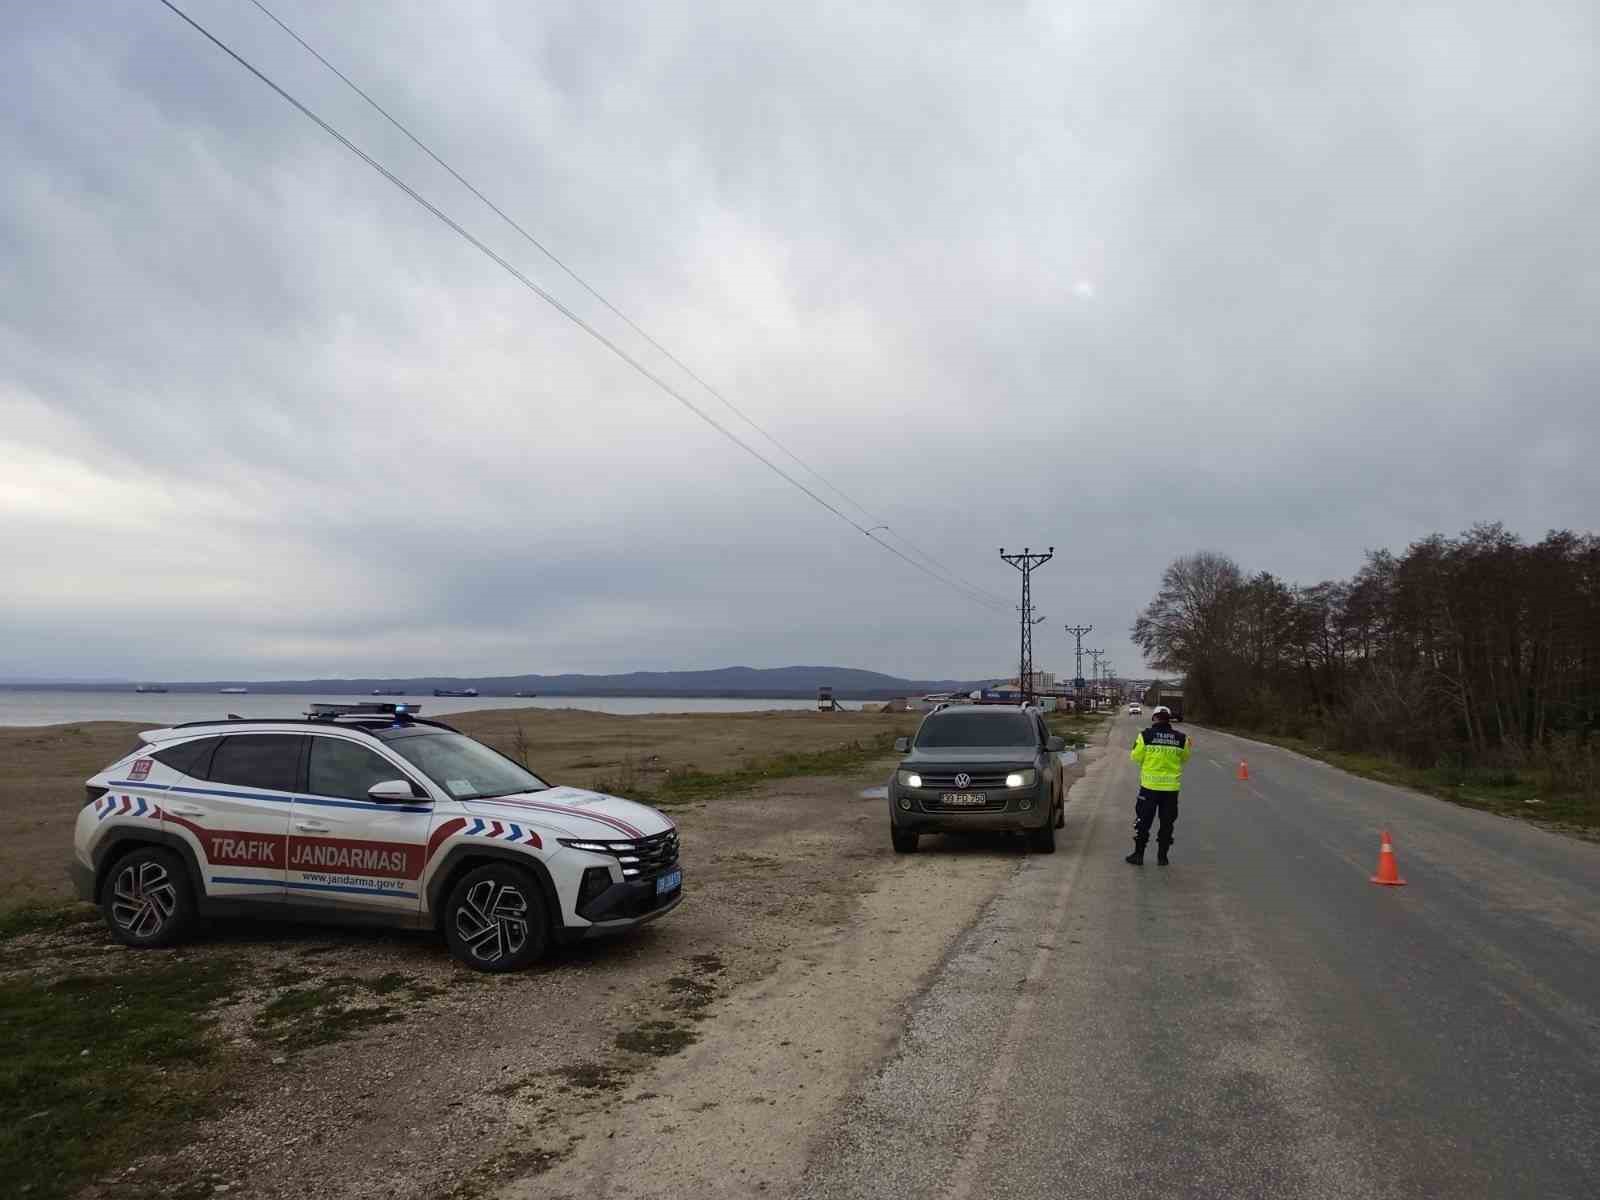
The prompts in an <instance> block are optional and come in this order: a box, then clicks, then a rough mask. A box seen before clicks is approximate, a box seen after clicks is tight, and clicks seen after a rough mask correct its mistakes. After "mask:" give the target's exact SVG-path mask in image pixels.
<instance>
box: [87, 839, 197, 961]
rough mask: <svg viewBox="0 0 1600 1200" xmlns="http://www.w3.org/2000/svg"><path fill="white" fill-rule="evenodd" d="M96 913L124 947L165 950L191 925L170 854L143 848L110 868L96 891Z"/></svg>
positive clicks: (184, 879) (185, 882)
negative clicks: (101, 914) (103, 919)
mask: <svg viewBox="0 0 1600 1200" xmlns="http://www.w3.org/2000/svg"><path fill="white" fill-rule="evenodd" d="M100 911H101V913H103V914H104V916H105V919H106V925H107V927H108V928H109V929H110V930H111V936H112V937H114V938H116V939H117V941H119V942H121V943H122V944H123V945H125V946H138V947H141V948H147V947H154V946H170V945H172V943H173V942H175V941H177V940H178V939H179V938H181V937H182V936H183V935H184V934H186V933H187V932H188V931H189V927H190V926H191V925H192V924H193V923H194V919H195V905H194V895H193V893H192V891H191V889H190V886H189V877H188V874H187V872H186V871H185V870H184V867H183V862H182V860H181V859H179V858H178V856H177V855H176V854H174V853H173V852H172V851H171V850H163V849H161V848H160V847H159V846H143V847H140V848H139V849H137V850H134V851H132V852H130V853H128V854H126V855H124V856H123V857H122V858H120V859H118V860H117V861H116V863H115V864H113V865H112V867H111V870H110V871H109V872H108V873H107V875H106V878H105V882H104V883H103V884H102V885H101V887H100Z"/></svg>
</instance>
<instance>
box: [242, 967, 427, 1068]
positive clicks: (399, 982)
mask: <svg viewBox="0 0 1600 1200" xmlns="http://www.w3.org/2000/svg"><path fill="white" fill-rule="evenodd" d="M442 991H443V989H442V988H437V987H433V986H432V985H430V984H425V983H415V982H413V981H411V980H410V979H408V978H407V977H406V976H404V975H402V974H400V973H399V972H390V973H389V974H387V975H380V976H379V977H378V978H376V979H358V978H356V977H355V976H352V975H335V976H333V977H332V978H331V979H325V980H323V981H322V982H321V983H317V984H312V985H309V986H306V987H291V988H289V989H287V990H286V991H283V992H280V993H279V994H278V995H276V996H274V997H273V998H272V999H271V1000H269V1001H267V1003H266V1004H264V1005H262V1007H261V1011H260V1012H258V1013H256V1017H255V1033H256V1037H258V1038H260V1039H262V1040H264V1041H271V1042H282V1043H284V1044H285V1046H286V1047H288V1048H291V1049H294V1050H303V1049H305V1048H307V1047H309V1046H327V1045H330V1044H332V1043H334V1042H341V1041H343V1040H344V1039H345V1038H347V1037H351V1036H352V1035H354V1034H357V1033H360V1032H361V1031H362V1030H364V1029H370V1028H372V1027H373V1026H376V1025H383V1024H385V1023H387V1022H389V1021H391V1020H393V1019H394V1017H395V1016H396V1015H397V1011H398V1010H397V1009H395V1008H393V1007H391V1006H390V1005H388V1004H364V1003H360V1001H362V1000H364V999H365V998H366V997H368V996H383V997H394V998H395V999H400V1000H407V1001H418V1000H425V999H427V998H428V997H430V996H437V995H440V994H441V993H442Z"/></svg>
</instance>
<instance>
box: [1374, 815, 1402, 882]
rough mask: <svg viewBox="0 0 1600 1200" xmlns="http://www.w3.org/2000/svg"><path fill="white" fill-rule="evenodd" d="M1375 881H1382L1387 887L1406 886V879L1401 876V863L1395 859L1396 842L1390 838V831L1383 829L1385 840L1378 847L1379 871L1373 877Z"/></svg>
mask: <svg viewBox="0 0 1600 1200" xmlns="http://www.w3.org/2000/svg"><path fill="white" fill-rule="evenodd" d="M1372 882H1373V883H1381V884H1384V885H1385V886H1386V887H1404V886H1405V882H1406V881H1405V880H1404V879H1401V878H1400V864H1399V863H1397V862H1395V860H1394V843H1393V842H1391V841H1390V840H1389V831H1388V830H1387V829H1385V830H1384V831H1383V842H1382V843H1381V844H1380V845H1379V847H1378V873H1377V874H1376V875H1374V876H1373V877H1372Z"/></svg>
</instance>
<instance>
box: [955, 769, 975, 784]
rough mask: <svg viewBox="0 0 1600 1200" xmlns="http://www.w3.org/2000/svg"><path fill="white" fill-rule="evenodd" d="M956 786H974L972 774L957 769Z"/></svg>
mask: <svg viewBox="0 0 1600 1200" xmlns="http://www.w3.org/2000/svg"><path fill="white" fill-rule="evenodd" d="M956 786H957V787H970V786H972V776H971V775H968V774H967V773H966V772H965V771H957V772H956Z"/></svg>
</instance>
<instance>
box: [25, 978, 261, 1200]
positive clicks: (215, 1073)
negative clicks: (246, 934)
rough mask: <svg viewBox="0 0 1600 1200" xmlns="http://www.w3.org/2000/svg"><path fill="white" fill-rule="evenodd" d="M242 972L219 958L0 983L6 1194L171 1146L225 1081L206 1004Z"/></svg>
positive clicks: (35, 1190) (208, 1108)
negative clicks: (119, 970) (56, 978)
mask: <svg viewBox="0 0 1600 1200" xmlns="http://www.w3.org/2000/svg"><path fill="white" fill-rule="evenodd" d="M241 979H242V972H241V969H240V967H239V965H238V963H237V962H236V961H234V960H231V959H210V960H207V961H204V962H186V961H182V960H179V961H172V960H168V961H165V962H160V963H158V964H157V965H155V966H154V967H150V968H144V969H138V970H132V971H127V972H124V973H121V974H117V975H73V976H68V977H66V978H63V979H58V980H56V981H55V982H53V983H49V982H44V981H42V980H36V979H28V980H9V981H5V982H0V1044H3V1045H4V1046H5V1047H6V1051H5V1054H4V1055H3V1056H0V1178H3V1179H5V1180H6V1189H7V1194H9V1195H17V1196H28V1197H30V1200H33V1198H38V1197H59V1196H69V1195H72V1194H74V1193H75V1192H77V1191H78V1189H79V1188H80V1187H82V1186H83V1184H84V1183H85V1182H87V1181H88V1180H90V1179H92V1178H93V1177H94V1176H96V1175H97V1174H99V1173H101V1172H103V1171H105V1170H108V1169H110V1168H111V1167H113V1166H117V1165H120V1164H122V1163H124V1162H126V1161H127V1160H128V1159H130V1158H133V1157H136V1156H137V1155H139V1154H143V1153H147V1152H149V1151H152V1150H157V1149H161V1148H163V1147H165V1146H170V1145H173V1144H176V1143H178V1142H181V1141H182V1140H183V1139H184V1138H185V1136H186V1131H185V1127H186V1126H187V1125H188V1124H189V1123H191V1122H194V1121H198V1120H202V1119H204V1118H206V1117H209V1116H214V1115H215V1114H216V1112H217V1109H218V1106H219V1102H220V1101H221V1099H222V1098H223V1094H224V1093H223V1092H222V1088H221V1085H222V1084H223V1083H225V1076H224V1073H223V1071H222V1066H223V1064H222V1062H221V1061H220V1060H221V1057H222V1054H221V1052H220V1051H219V1050H218V1049H217V1047H216V1046H215V1045H214V1044H213V1042H212V1040H211V1037H210V1032H211V1026H212V1023H213V1017H212V1016H211V1010H212V1009H213V1007H214V1006H215V1005H217V1004H219V1003H221V1002H222V1001H224V1000H226V999H228V998H229V997H230V996H232V995H233V994H234V992H235V991H236V990H237V987H238V985H239V983H240V981H241Z"/></svg>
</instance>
